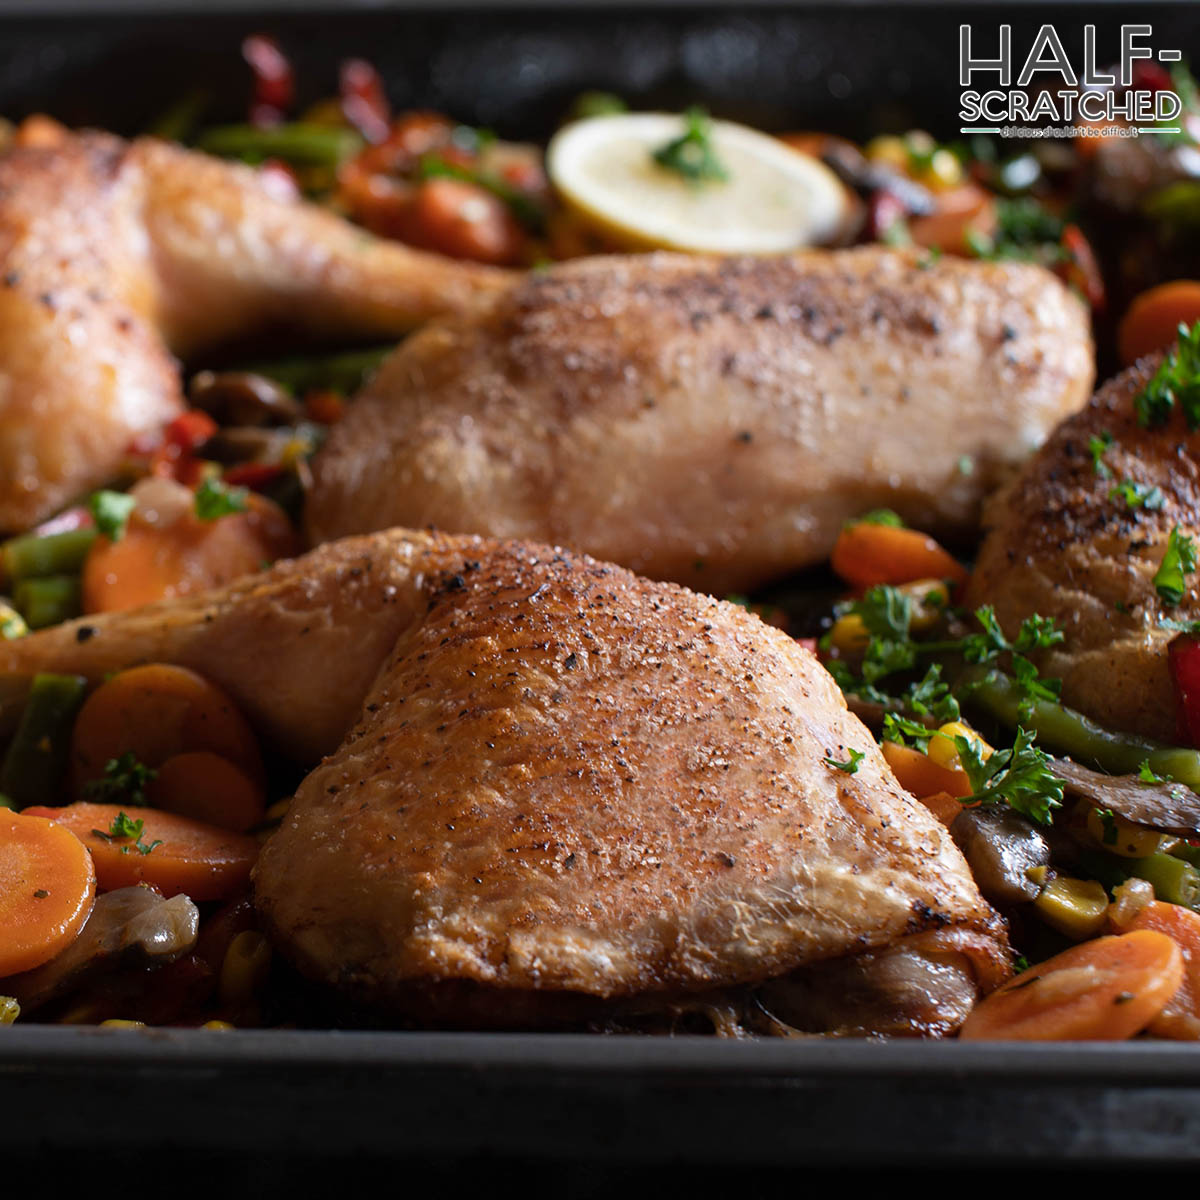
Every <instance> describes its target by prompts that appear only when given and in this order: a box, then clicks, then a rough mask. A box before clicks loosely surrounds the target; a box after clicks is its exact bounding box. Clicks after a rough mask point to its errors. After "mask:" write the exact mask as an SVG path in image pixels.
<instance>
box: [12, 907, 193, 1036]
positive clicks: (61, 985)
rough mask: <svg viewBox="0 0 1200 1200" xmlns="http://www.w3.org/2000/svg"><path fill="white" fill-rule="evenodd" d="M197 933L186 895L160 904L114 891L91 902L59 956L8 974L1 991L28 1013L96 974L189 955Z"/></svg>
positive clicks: (171, 960) (151, 964) (191, 908)
mask: <svg viewBox="0 0 1200 1200" xmlns="http://www.w3.org/2000/svg"><path fill="white" fill-rule="evenodd" d="M199 932H200V913H199V910H198V909H197V908H196V906H195V905H194V904H193V903H192V902H191V900H189V899H188V898H187V896H183V895H180V896H172V897H171V899H170V900H164V899H163V898H162V897H161V896H160V895H159V894H158V893H157V892H155V891H153V890H152V889H151V888H148V887H127V888H119V889H118V890H117V891H115V892H106V893H105V894H104V895H102V896H98V897H97V898H96V903H95V905H94V907H93V908H92V912H91V916H89V917H88V919H87V923H86V924H85V925H84V927H83V929H81V930H80V932H79V936H78V937H76V939H75V940H74V941H73V942H72V943H71V944H70V945H69V946H68V947H67V948H66V949H65V950H64V951H63V952H62V953H61V954H59V955H58V956H57V957H56V958H52V959H51V960H50V961H49V962H48V963H45V964H43V965H42V966H40V967H35V968H34V969H33V970H32V971H25V972H24V973H23V974H20V975H10V976H9V977H8V978H7V979H5V980H4V986H3V990H4V993H5V994H6V995H9V996H13V997H15V999H16V1000H17V1001H18V1002H19V1003H20V1005H21V1011H22V1013H29V1012H32V1011H33V1010H34V1009H36V1008H40V1007H41V1006H42V1005H43V1004H46V1003H48V1002H49V1001H51V1000H54V999H56V998H57V997H59V996H63V995H65V994H66V993H67V992H69V991H71V990H72V989H74V988H76V987H78V986H79V985H80V984H81V983H82V982H83V981H84V980H85V979H88V978H90V977H91V976H93V975H95V974H97V973H99V972H101V971H111V970H114V969H115V968H117V967H121V966H138V967H147V966H158V965H161V964H163V963H169V962H173V961H174V960H175V959H177V958H179V956H180V955H182V954H186V953H187V952H188V951H189V950H191V948H192V947H193V946H194V945H195V944H196V938H197V936H198V934H199Z"/></svg>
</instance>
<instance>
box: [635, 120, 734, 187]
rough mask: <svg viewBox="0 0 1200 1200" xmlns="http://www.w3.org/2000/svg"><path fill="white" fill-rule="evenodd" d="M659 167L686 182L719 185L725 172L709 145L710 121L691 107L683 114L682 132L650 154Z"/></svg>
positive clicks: (711, 146)
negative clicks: (680, 176) (673, 173)
mask: <svg viewBox="0 0 1200 1200" xmlns="http://www.w3.org/2000/svg"><path fill="white" fill-rule="evenodd" d="M653 158H654V161H655V162H656V163H658V165H659V166H660V167H664V168H666V170H668V171H674V172H675V173H676V174H677V175H682V176H683V178H684V179H686V180H687V181H688V182H689V183H694V184H701V183H723V182H724V181H725V180H726V179H728V178H729V171H728V170H727V169H726V167H725V165H724V164H723V163H722V162H721V160H720V159H719V158H718V157H717V151H716V148H715V147H714V146H713V143H712V120H711V118H710V117H709V115H708V113H707V112H706V111H705V110H704V109H703V108H699V107H697V106H695V105H693V106H692V107H691V108H689V109H688V110H687V111H686V112H685V113H684V114H683V133H682V135H681V136H680V137H677V138H673V139H672V140H671V141H669V142H667V143H666V145H664V146H660V147H659V148H658V149H657V150H655V151H654V152H653Z"/></svg>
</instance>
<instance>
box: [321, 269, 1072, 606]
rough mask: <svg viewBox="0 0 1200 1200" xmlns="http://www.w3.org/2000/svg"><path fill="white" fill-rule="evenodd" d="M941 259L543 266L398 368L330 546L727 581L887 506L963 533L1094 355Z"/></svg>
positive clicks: (791, 564) (329, 459) (1027, 292)
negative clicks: (512, 540) (534, 551)
mask: <svg viewBox="0 0 1200 1200" xmlns="http://www.w3.org/2000/svg"><path fill="white" fill-rule="evenodd" d="M922 261H923V260H921V259H920V258H919V257H918V256H916V255H913V254H906V253H901V252H897V251H893V250H889V249H886V248H881V247H866V248H860V249H857V250H850V251H837V252H828V251H814V252H809V253H805V254H799V255H795V256H790V257H786V258H771V259H701V258H695V257H688V256H683V255H666V254H660V255H646V256H639V257H629V258H621V257H613V256H610V257H607V258H600V259H591V260H583V261H576V262H572V263H567V264H563V265H561V266H558V267H554V268H552V269H550V270H548V271H546V272H540V273H539V272H535V273H533V274H531V275H530V276H529V277H528V278H527V279H526V280H525V281H524V282H522V283H521V284H519V285H517V286H516V287H515V288H513V289H512V290H511V291H509V292H507V293H505V294H504V295H503V296H502V297H500V298H499V299H498V300H497V301H496V302H495V304H494V305H493V307H492V308H491V309H490V310H489V311H487V312H486V313H485V314H483V315H472V316H471V317H469V318H464V319H462V320H457V321H451V322H446V323H441V324H439V325H437V326H436V327H432V328H429V329H427V330H425V331H423V332H422V333H421V334H419V335H418V336H416V337H414V338H412V339H410V340H409V341H408V342H407V343H406V344H405V345H404V346H403V347H401V349H400V350H399V351H398V352H397V353H396V354H395V355H394V356H393V357H392V358H391V359H390V360H389V361H388V362H387V363H386V364H385V365H384V367H383V368H382V369H381V370H380V372H379V373H378V375H377V376H376V377H375V379H374V380H373V381H372V382H371V383H370V384H369V385H368V387H367V389H366V390H365V392H364V394H362V395H361V396H360V397H359V398H358V399H357V400H356V401H355V403H354V405H353V406H352V407H351V409H350V411H349V413H348V415H347V416H346V418H345V419H344V420H343V422H341V423H340V424H339V425H338V426H337V427H336V428H335V430H334V431H333V433H332V436H331V437H330V439H329V442H328V443H327V445H326V447H325V449H324V450H323V451H322V452H321V453H320V454H319V455H318V457H317V459H316V461H315V464H314V472H315V486H314V488H313V491H312V493H311V495H310V497H309V504H308V510H307V522H308V526H309V531H310V533H311V535H312V538H313V540H316V541H319V540H324V539H328V538H332V537H337V536H342V535H344V534H347V533H352V532H365V531H367V530H370V529H377V528H384V527H387V526H388V525H393V524H397V525H399V524H405V525H409V526H412V527H425V526H427V525H434V526H437V527H438V528H442V529H447V530H452V531H461V532H479V533H488V534H491V535H494V536H504V537H527V538H533V539H536V540H540V541H549V542H555V543H561V544H566V545H571V546H574V547H576V548H579V549H582V550H586V551H588V552H589V553H592V554H595V555H596V556H597V557H599V558H604V559H608V560H611V561H616V562H620V563H623V564H624V565H627V566H629V567H631V568H633V569H635V570H638V571H641V572H643V573H646V574H649V575H652V576H654V577H657V578H670V579H675V580H678V581H681V582H684V583H688V584H689V585H692V586H697V587H702V588H704V589H706V590H712V591H716V592H722V591H725V590H728V589H732V588H743V587H747V586H750V585H752V584H754V583H757V582H761V581H763V580H766V579H769V578H771V577H774V576H778V575H780V574H782V573H785V572H787V571H788V570H791V569H795V568H797V567H800V566H803V565H805V564H808V563H812V562H815V561H818V560H820V559H821V558H823V557H825V556H826V555H827V554H828V552H829V549H830V547H831V546H832V543H833V539H834V538H835V537H836V534H837V531H838V529H839V528H840V527H841V524H842V522H843V521H844V520H845V519H846V518H847V517H849V516H852V515H854V514H857V513H859V512H862V511H865V510H867V509H870V508H872V507H878V506H880V505H887V506H889V507H892V508H895V509H896V510H897V511H899V512H900V513H901V514H902V515H904V516H905V517H906V518H907V519H908V520H910V521H911V522H912V523H914V524H915V525H918V526H920V527H922V528H928V529H930V530H931V531H932V532H935V533H941V534H946V535H952V536H953V535H957V536H962V535H963V534H965V533H966V532H968V531H970V530H972V529H973V528H974V526H975V524H976V521H977V517H978V506H979V503H980V500H981V498H982V497H983V495H984V494H985V493H986V492H987V491H988V490H989V489H991V488H992V487H994V486H995V485H996V483H997V482H998V481H999V480H1000V479H1001V478H1003V477H1004V476H1005V475H1006V474H1007V472H1008V471H1009V470H1010V469H1011V468H1012V467H1013V466H1014V465H1015V464H1016V463H1019V462H1021V461H1023V460H1024V457H1025V456H1026V455H1027V454H1028V453H1029V451H1030V450H1031V449H1032V448H1033V447H1034V446H1036V445H1037V444H1038V443H1039V442H1040V441H1041V439H1042V438H1043V437H1044V435H1045V433H1046V432H1047V431H1048V430H1049V429H1050V428H1051V427H1052V426H1053V425H1054V424H1055V423H1056V422H1057V421H1058V420H1059V419H1061V418H1062V417H1063V416H1065V415H1066V414H1068V413H1070V412H1072V411H1074V410H1075V408H1077V407H1078V406H1079V405H1080V404H1082V403H1083V401H1084V398H1085V396H1086V395H1087V393H1088V389H1089V388H1090V386H1091V378H1092V367H1091V343H1090V339H1089V336H1088V329H1087V318H1086V315H1085V313H1084V311H1083V309H1082V307H1081V306H1080V305H1079V303H1078V302H1077V301H1076V300H1075V298H1074V297H1073V296H1071V295H1070V294H1069V293H1068V292H1067V291H1066V289H1065V288H1064V287H1063V286H1062V285H1061V284H1060V283H1058V281H1057V280H1055V279H1054V278H1053V277H1051V276H1050V275H1049V274H1048V273H1046V272H1044V271H1042V270H1040V269H1038V268H1034V267H1030V266H1026V265H1021V264H1012V263H1004V264H1000V263H995V264H988V263H978V262H971V263H968V262H965V261H962V260H953V259H948V258H947V259H943V260H941V261H940V262H937V263H935V264H932V265H925V266H922V265H921V264H922ZM964 456H967V457H969V458H970V459H971V464H970V465H971V472H970V473H964V471H963V470H962V468H961V460H962V458H963V457H964Z"/></svg>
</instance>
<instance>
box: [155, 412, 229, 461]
mask: <svg viewBox="0 0 1200 1200" xmlns="http://www.w3.org/2000/svg"><path fill="white" fill-rule="evenodd" d="M216 432H217V423H216V421H214V420H213V419H212V417H210V416H209V415H208V413H206V412H201V411H200V409H198V408H189V409H188V410H187V412H182V413H180V414H179V416H177V417H176V418H175V419H174V420H173V421H172V422H171V423H170V424H169V425H168V426H167V428H166V429H165V430H164V435H165V437H166V441H167V444H168V445H171V446H175V447H177V448H178V449H179V450H182V451H186V452H187V453H191V452H192V451H193V450H195V449H196V448H197V447H198V446H203V445H204V443H205V442H207V441H208V439H209V438H210V437H212V436H213V434H214V433H216Z"/></svg>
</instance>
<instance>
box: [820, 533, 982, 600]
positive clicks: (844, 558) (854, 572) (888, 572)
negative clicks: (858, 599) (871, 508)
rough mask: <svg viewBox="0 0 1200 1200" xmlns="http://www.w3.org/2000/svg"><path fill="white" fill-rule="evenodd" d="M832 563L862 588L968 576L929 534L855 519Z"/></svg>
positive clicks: (840, 539)
mask: <svg viewBox="0 0 1200 1200" xmlns="http://www.w3.org/2000/svg"><path fill="white" fill-rule="evenodd" d="M830 565H831V566H832V567H833V569H834V571H835V572H836V573H837V574H838V575H840V576H841V577H842V578H843V579H844V580H845V581H846V582H847V583H849V584H851V585H852V586H854V587H858V588H869V587H874V586H875V585H876V584H880V583H887V584H893V585H895V584H900V583H912V582H913V581H914V580H917V579H949V580H952V581H953V582H954V583H956V584H958V583H962V582H963V581H964V580H965V579H966V578H967V572H966V568H965V567H964V566H963V565H962V563H960V562H959V561H958V560H957V559H956V558H955V557H954V556H953V555H952V554H950V553H948V552H947V551H946V550H943V549H942V547H941V546H939V545H938V544H937V542H935V541H934V540H933V538H931V537H930V536H929V535H928V534H925V533H921V532H920V531H919V530H916V529H901V528H898V527H897V526H895V525H873V524H871V523H870V522H869V521H855V522H852V523H851V524H849V525H847V526H845V527H844V528H843V529H842V532H841V533H840V534H838V539H837V541H836V542H835V543H834V547H833V553H832V554H831V555H830Z"/></svg>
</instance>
